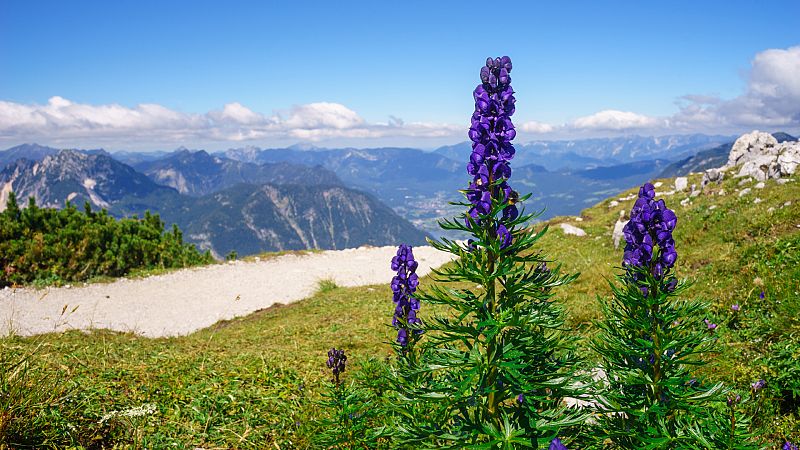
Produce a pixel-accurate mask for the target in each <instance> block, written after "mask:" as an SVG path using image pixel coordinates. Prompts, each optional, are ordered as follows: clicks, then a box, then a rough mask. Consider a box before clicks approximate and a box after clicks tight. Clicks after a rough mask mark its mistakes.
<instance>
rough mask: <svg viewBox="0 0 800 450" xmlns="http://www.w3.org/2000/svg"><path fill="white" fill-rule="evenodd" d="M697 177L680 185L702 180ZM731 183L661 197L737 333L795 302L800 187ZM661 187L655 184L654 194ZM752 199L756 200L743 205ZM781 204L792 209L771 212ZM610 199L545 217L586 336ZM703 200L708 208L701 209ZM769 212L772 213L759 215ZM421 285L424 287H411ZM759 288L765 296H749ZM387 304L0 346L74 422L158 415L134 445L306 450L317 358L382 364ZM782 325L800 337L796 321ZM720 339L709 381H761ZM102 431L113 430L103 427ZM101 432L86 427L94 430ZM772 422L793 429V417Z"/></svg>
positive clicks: (384, 296) (333, 293)
mask: <svg viewBox="0 0 800 450" xmlns="http://www.w3.org/2000/svg"><path fill="white" fill-rule="evenodd" d="M695 178H698V176H693V177H691V179H690V184H691V183H697V184H699V181H700V180H699V179H695ZM738 181H739V180H726V181H725V182H724V183H723V185H722V186H721V187H722V188H724V189H725V190H726V191H727V192H728V194H727V195H725V196H719V195H703V196H700V197H696V198H694V199H693V201H692V204H690V205H687V206H685V207H683V206H681V205H680V204H679V202H680V200H682V199H683V198H685V197H686V196H687V194H686V193H684V194H676V195H674V196H670V197H665V199H666V201H667V204H668V206H670V207H672V208H673V209H675V210H676V213H677V214H678V217H679V222H678V228H677V231H676V233H675V239H676V242H677V248H678V251H679V254H680V257H679V261H678V268H679V275H681V276H685V277H688V278H691V279H694V280H696V284H695V286H694V287H693V288H692V289H691V291H690V292H691V294H692V295H695V296H697V297H700V298H704V299H706V300H708V301H709V303H710V304H711V305H712V317H711V318H712V319H713V320H714V321H716V322H718V323H720V324H724V323H727V322H726V317H727V316H728V315H729V314H730V313H729V311H730V309H729V308H730V305H731V304H732V303H739V304H741V305H742V306H743V313H744V320H743V321H742V322H743V326H744V328H745V329H747V327H748V324H750V323H752V324H753V327H755V326H756V325H755V324H757V323H760V321H762V320H763V319H764V318H765V317H767V316H769V315H770V314H780V311H781V310H780V308H778V307H777V306H776V305H778V303H779V302H780V303H781V304H783V305H786V304H794V305H798V304H800V294H799V292H800V268H798V267H800V266H798V264H797V263H798V262H800V261H797V258H798V256H797V254H798V253H800V252H798V250H800V228H798V227H797V225H798V224H800V201H798V200H800V180H798V178H797V177H795V179H794V180H793V181H792V182H790V183H788V184H786V185H784V186H778V185H776V184H775V183H774V182H769V183H767V187H766V188H765V189H763V190H758V189H753V192H752V193H750V194H749V195H746V196H744V197H739V196H738V195H737V194H736V192H734V191H735V189H737V184H738ZM670 183H671V180H666V182H665V186H664V187H662V188H661V190H664V188H666V186H667V185H669V184H670ZM752 184H753V183H751V185H752ZM719 189H720V187H713V188H712V189H710V190H711V191H712V192H715V191H718V190H719ZM631 193H634V190H630V191H628V192H626V193H624V194H620V195H619V196H618V197H624V196H625V195H628V194H631ZM755 197H760V198H761V199H762V200H763V202H761V203H759V204H754V203H753V199H754V198H755ZM787 201H792V204H791V205H790V206H787V207H781V206H782V205H783V204H784V203H785V202H787ZM608 204H609V200H606V201H604V202H601V203H600V204H598V205H596V206H594V207H592V208H589V209H587V210H586V211H584V212H583V214H582V217H583V221H582V222H576V221H574V219H568V218H556V219H553V220H552V221H550V222H549V223H551V224H557V223H559V222H561V221H565V220H570V221H571V223H573V224H575V225H578V226H580V227H582V228H584V229H585V230H586V231H587V232H588V236H587V237H583V238H579V237H575V236H565V235H563V233H562V232H561V231H560V229H558V227H557V226H553V227H552V229H551V231H550V232H549V233H548V234H547V236H546V237H545V239H544V240H543V242H542V245H543V248H544V249H547V251H548V252H550V255H551V256H552V257H553V259H554V260H556V261H561V262H563V264H564V268H565V269H566V270H568V271H572V272H574V271H579V272H581V273H582V275H581V277H580V278H579V279H578V280H577V281H576V282H575V283H574V284H573V285H572V286H571V287H569V288H568V289H565V290H564V291H563V292H562V294H561V298H562V299H563V301H564V302H565V304H566V305H567V309H568V311H569V313H570V315H571V321H572V323H573V324H574V325H577V326H579V328H580V330H581V333H582V334H590V333H591V331H592V329H591V323H590V321H591V319H593V318H596V317H597V307H596V299H595V296H596V295H597V294H599V295H605V294H606V293H607V292H608V291H609V289H608V287H607V284H606V281H605V280H606V278H607V277H609V276H610V275H611V274H612V273H613V268H614V267H615V266H616V265H617V264H618V262H619V260H620V259H621V249H619V250H614V248H613V244H612V242H611V229H612V227H613V224H614V222H615V221H616V219H617V217H618V215H619V211H620V210H621V209H625V210H628V209H630V206H631V204H632V201H626V202H620V205H619V206H617V207H613V208H610V207H609V206H608ZM711 205H717V208H716V209H713V210H711V209H710V208H709V207H710V206H711ZM770 207H774V208H776V209H775V211H774V212H772V213H768V212H767V209H768V208H770ZM792 258H794V259H792ZM387 264H388V261H387ZM756 278H760V280H761V281H758V280H756ZM754 280H755V281H754ZM387 281H388V280H387ZM428 283H430V279H428V278H425V279H424V280H423V281H422V286H423V287H424V286H425V285H426V284H428ZM762 284H763V288H762ZM762 289H763V290H764V291H765V293H766V296H765V299H764V300H759V297H758V294H759V293H760V292H761V290H762ZM390 298H391V295H390V291H389V288H388V286H373V287H362V288H348V289H345V288H336V289H332V290H325V292H320V293H318V294H317V295H315V296H313V297H312V298H310V299H307V300H304V301H302V302H298V303H295V304H292V305H289V306H280V307H276V308H271V309H269V310H265V311H260V312H257V313H254V314H252V315H250V316H248V317H245V318H241V319H236V320H233V321H230V322H225V323H221V324H218V325H217V326H214V327H212V328H209V329H206V330H202V331H200V332H197V333H195V334H192V335H190V336H187V337H182V338H170V339H145V338H140V337H136V336H132V335H125V334H117V333H111V332H104V331H97V332H93V333H90V334H84V333H80V332H69V333H64V334H60V335H47V336H39V337H34V338H16V337H12V338H6V339H3V340H0V351H2V352H5V353H6V354H8V353H24V352H30V351H32V350H33V349H34V348H36V347H37V346H38V347H39V349H38V352H37V356H36V358H37V361H39V363H40V364H42V365H45V366H48V367H49V368H53V367H55V368H59V369H60V370H61V371H63V372H62V373H64V375H65V377H66V379H68V380H69V381H70V382H73V383H75V384H76V385H77V386H78V392H79V393H80V394H79V397H80V398H82V399H83V401H84V402H85V405H86V406H85V407H84V408H85V409H84V416H85V417H86V418H87V419H90V420H91V422H96V421H99V418H100V417H101V416H102V415H103V414H105V413H107V412H109V411H111V410H122V409H126V408H130V407H135V406H139V405H141V404H143V403H153V404H155V405H156V407H157V408H158V412H157V413H156V414H155V415H153V416H151V417H149V418H147V419H145V420H143V421H141V422H140V423H141V424H143V425H141V430H140V431H141V432H142V433H141V435H142V436H145V437H144V438H143V440H142V441H141V443H143V444H145V445H147V446H148V447H165V446H167V445H169V444H175V445H176V447H177V448H184V447H189V448H191V447H192V446H203V447H207V448H214V447H219V448H229V447H259V448H262V447H272V448H295V447H305V446H307V444H308V438H309V435H310V434H312V433H313V432H314V425H313V418H314V417H316V416H317V415H318V411H317V410H316V407H315V406H314V405H313V401H314V399H315V398H316V397H317V395H318V392H317V385H318V382H319V380H320V379H321V378H323V377H324V376H325V374H324V372H323V370H322V368H323V364H324V360H325V356H324V355H325V352H326V351H327V349H328V348H330V347H331V346H333V345H335V346H337V347H340V348H342V347H343V348H345V349H347V351H348V354H349V355H350V359H349V362H351V363H353V364H356V363H357V362H358V361H363V360H365V359H367V358H384V357H387V356H388V355H389V354H390V350H389V347H388V346H387V345H385V344H384V342H386V341H387V340H388V339H391V335H392V330H391V329H390V328H389V327H388V326H387V324H388V323H389V321H390V316H391V310H392V306H391V303H390V300H389V299H390ZM187 313H190V312H187ZM789 320H790V322H788V323H789V326H794V327H796V328H797V331H798V332H800V324H799V323H798V322H797V321H796V320H795V321H794V322H791V320H792V319H791V318H790V319H789ZM720 335H721V337H722V339H723V340H724V341H725V342H727V345H725V346H723V353H722V354H721V355H719V356H717V357H716V358H714V361H715V363H716V364H715V365H714V367H713V370H707V372H708V375H710V376H711V377H714V378H722V379H725V380H727V381H729V382H732V383H734V384H737V385H745V386H746V385H747V384H748V383H749V382H751V381H752V380H753V379H757V377H765V378H767V377H768V376H769V374H768V373H765V371H766V369H765V368H761V367H760V366H759V364H758V363H753V362H752V361H754V360H755V357H756V356H758V353H759V352H760V351H763V348H762V346H760V345H759V342H760V341H759V338H753V339H752V341H748V340H746V339H745V338H744V337H743V336H744V335H743V334H742V333H741V332H739V333H738V334H735V335H734V334H732V333H729V332H728V331H727V329H726V327H725V326H724V325H721V327H720ZM748 339H749V338H748ZM137 423H139V422H137ZM109 424H110V425H109ZM103 426H106V427H107V426H113V421H111V422H107V423H106V424H104V425H103ZM103 426H100V425H96V426H94V427H95V428H96V429H98V431H101V429H102V427H103ZM126 426H129V425H126ZM776 426H777V427H779V428H780V427H783V428H781V430H782V431H784V432H786V431H787V430H788V432H791V433H798V432H800V430H798V422H790V423H788V424H787V423H782V424H777V425H776ZM120 429H121V428H120ZM120 429H117V431H115V432H119V433H121V431H119V430H120ZM129 438H130V437H129Z"/></svg>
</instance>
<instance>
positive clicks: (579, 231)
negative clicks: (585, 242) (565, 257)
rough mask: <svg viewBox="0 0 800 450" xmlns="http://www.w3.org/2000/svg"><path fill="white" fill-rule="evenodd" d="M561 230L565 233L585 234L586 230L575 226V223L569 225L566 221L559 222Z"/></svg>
mask: <svg viewBox="0 0 800 450" xmlns="http://www.w3.org/2000/svg"><path fill="white" fill-rule="evenodd" d="M561 230H562V231H563V232H564V234H566V235H573V236H586V231H584V230H582V229H580V228H578V227H576V226H575V225H570V224H568V223H562V224H561Z"/></svg>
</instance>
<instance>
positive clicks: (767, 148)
mask: <svg viewBox="0 0 800 450" xmlns="http://www.w3.org/2000/svg"><path fill="white" fill-rule="evenodd" d="M777 145H778V140H777V139H775V137H774V136H772V135H771V134H769V133H765V132H763V131H758V130H756V131H753V132H751V133H747V134H743V135H741V136H740V137H739V139H736V142H734V143H733V147H731V152H730V153H729V154H728V163H727V164H725V167H734V166H740V165H742V164H744V163H745V162H747V161H749V160H751V159H753V158H754V157H756V156H761V155H767V154H772V155H775V156H778V152H777V150H776V148H775V147H777Z"/></svg>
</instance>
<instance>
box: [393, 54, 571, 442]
mask: <svg viewBox="0 0 800 450" xmlns="http://www.w3.org/2000/svg"><path fill="white" fill-rule="evenodd" d="M511 69H512V64H511V60H510V58H508V57H507V56H504V57H502V58H489V59H487V61H486V65H485V66H484V67H482V68H481V70H480V79H481V83H480V84H479V85H478V86H477V87H476V88H475V90H474V92H473V98H474V100H475V110H474V112H473V114H472V121H471V126H470V130H469V137H470V139H471V140H472V153H471V155H470V158H469V162H468V163H467V172H468V174H469V176H470V181H469V184H468V186H467V188H466V189H465V190H464V191H462V192H463V194H464V196H465V201H464V202H460V203H456V204H457V205H461V206H463V207H464V208H465V212H464V213H463V214H462V215H461V216H459V217H457V218H455V219H448V220H444V221H441V222H440V226H441V227H442V228H444V229H447V230H459V231H462V232H466V233H468V234H469V235H470V239H469V240H468V241H467V242H458V241H453V240H449V239H446V238H442V239H440V240H435V241H431V245H433V246H434V247H436V248H437V249H439V250H442V251H447V252H450V253H452V254H453V255H455V256H456V257H457V258H456V260H455V261H454V262H453V263H452V264H451V265H449V266H446V267H445V268H444V269H441V270H439V271H435V272H434V275H435V280H434V281H435V284H434V285H433V286H431V287H430V288H428V289H424V290H423V289H420V290H418V291H417V292H416V293H415V297H414V298H415V299H416V300H417V301H418V302H421V303H423V304H429V305H437V306H438V308H435V309H434V310H435V311H438V312H440V313H439V315H435V316H434V317H432V318H431V319H427V320H426V321H425V323H424V326H420V328H424V330H425V334H424V335H422V337H421V338H420V340H419V342H418V343H417V345H416V347H417V348H416V349H415V350H414V352H415V353H416V356H415V357H412V358H405V359H404V361H405V362H406V364H403V365H402V367H399V368H398V370H400V371H403V372H407V373H411V374H413V376H406V375H404V376H401V377H400V378H401V379H402V381H403V382H401V383H399V386H398V388H397V389H398V391H399V393H400V397H401V398H400V401H399V407H400V409H402V410H403V411H401V413H400V414H399V417H401V420H399V421H398V424H397V430H398V432H397V435H398V436H400V437H399V439H402V440H403V442H404V444H414V445H416V446H422V447H435V448H465V447H471V446H479V447H481V448H501V447H502V448H515V447H519V446H527V447H533V448H543V447H544V448H547V447H548V446H549V445H551V443H553V445H556V444H557V445H556V446H555V447H553V448H563V447H559V446H563V445H564V444H563V443H562V441H563V442H565V443H567V444H568V443H569V441H570V436H569V433H570V430H571V429H570V427H572V426H574V425H576V424H578V423H580V422H582V419H583V416H582V415H581V413H579V412H577V411H575V410H571V409H568V408H567V407H566V406H565V403H564V402H563V399H564V398H565V397H568V396H577V395H578V392H577V389H576V387H575V386H576V385H577V384H578V383H576V380H575V373H576V367H575V365H576V362H577V360H576V358H575V356H574V355H573V352H572V349H573V347H574V338H573V337H571V336H570V335H569V334H567V333H566V331H565V330H564V313H563V311H562V309H561V307H560V306H559V305H558V304H557V303H556V302H554V300H553V295H554V294H555V291H556V290H557V289H558V288H559V287H560V286H561V285H563V284H565V283H568V282H569V281H571V280H572V279H574V277H575V276H573V275H563V274H561V273H560V270H559V267H558V266H555V267H548V266H547V263H546V258H545V256H544V255H543V254H542V253H541V252H540V251H539V250H537V249H536V244H537V242H538V240H539V239H540V238H541V237H542V236H543V234H544V233H545V231H546V229H542V230H540V231H538V232H537V231H535V230H534V228H533V227H527V226H526V223H527V222H529V221H530V220H531V219H533V218H534V217H535V215H533V214H524V211H521V210H520V208H519V204H520V203H521V202H522V201H524V200H526V199H527V198H528V196H524V197H522V198H520V196H519V194H518V193H517V192H516V191H514V190H513V189H512V187H511V185H510V178H511V160H512V159H513V157H514V153H515V149H514V146H513V144H512V143H511V141H512V140H513V139H514V137H515V135H516V132H515V130H514V124H513V123H512V121H511V116H512V115H513V114H514V110H515V99H514V90H513V89H512V87H511V76H510V73H511ZM398 256H399V253H398ZM393 264H394V263H393ZM393 268H394V265H393ZM400 278H401V279H402V277H400ZM444 283H453V286H452V287H449V288H448V287H445V285H444ZM393 287H394V286H393ZM396 293H397V291H395V295H397V294H396ZM395 303H396V304H397V303H398V302H397V301H396V302H395ZM409 305H410V308H406V309H404V310H403V311H404V313H405V311H409V312H412V311H413V312H414V313H416V309H414V305H417V303H409ZM397 312H398V310H397V309H396V322H395V323H396V324H397V323H400V324H401V325H402V324H404V323H409V324H410V323H411V320H410V319H409V320H408V321H407V322H403V321H402V320H397ZM405 317H410V316H405ZM413 317H414V318H415V319H416V315H414V316H413ZM415 326H417V325H415ZM398 333H400V335H399V336H398V342H399V345H403V344H404V342H405V339H406V336H408V334H407V333H406V332H404V328H400V329H399V331H398ZM411 380H413V382H411ZM421 411H424V413H420V412H421ZM556 438H561V440H555V439H556Z"/></svg>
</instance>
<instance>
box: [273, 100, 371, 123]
mask: <svg viewBox="0 0 800 450" xmlns="http://www.w3.org/2000/svg"><path fill="white" fill-rule="evenodd" d="M283 124H284V125H285V126H286V127H288V128H290V129H298V128H299V129H304V130H318V129H337V130H343V129H348V128H356V127H358V126H360V125H363V124H364V119H362V118H361V117H359V116H358V114H356V112H355V111H353V110H352V109H349V108H347V107H346V106H344V105H341V104H339V103H326V102H320V103H309V104H307V105H299V106H295V107H294V108H292V111H291V113H290V114H289V117H288V118H287V119H286V120H285V121H283Z"/></svg>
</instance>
